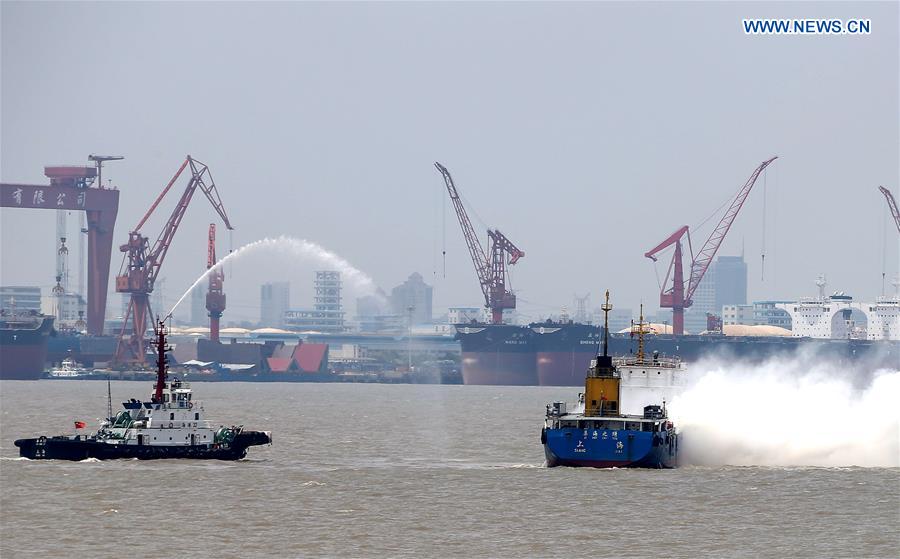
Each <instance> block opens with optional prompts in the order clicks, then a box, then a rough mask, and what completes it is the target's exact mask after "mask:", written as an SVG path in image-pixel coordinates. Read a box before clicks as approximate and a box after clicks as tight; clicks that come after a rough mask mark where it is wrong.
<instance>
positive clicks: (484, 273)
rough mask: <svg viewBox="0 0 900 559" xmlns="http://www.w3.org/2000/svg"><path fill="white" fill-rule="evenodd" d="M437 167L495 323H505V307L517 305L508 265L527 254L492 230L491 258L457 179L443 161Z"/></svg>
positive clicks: (490, 230) (489, 233)
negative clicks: (480, 237)
mask: <svg viewBox="0 0 900 559" xmlns="http://www.w3.org/2000/svg"><path fill="white" fill-rule="evenodd" d="M434 166H435V167H436V168H437V170H438V171H440V172H441V175H443V177H444V182H445V183H446V185H447V192H449V193H450V200H451V201H453V206H454V207H455V208H456V217H457V218H459V225H460V226H461V227H462V230H463V236H464V237H465V238H466V244H467V245H468V246H469V255H470V256H471V257H472V262H473V263H474V264H475V272H476V273H477V274H478V281H479V282H480V283H481V291H482V293H484V303H485V307H488V308H490V309H491V323H492V324H501V323H502V322H503V309H514V308H516V295H515V293H513V292H512V291H510V290H508V289H507V288H506V285H507V283H508V281H507V280H508V272H507V269H506V266H507V265H510V266H512V265H514V264H515V263H516V262H518V260H519V258H522V257H523V256H525V253H524V252H523V251H521V250H519V249H518V248H516V245H514V244H513V243H512V241H510V240H509V239H507V238H506V236H504V235H503V233H501V232H500V231H499V230H497V229H488V232H487V233H488V237H489V238H490V240H491V258H490V260H488V258H487V254H486V253H485V251H484V248H482V246H481V242H480V241H479V240H478V236H477V235H475V229H474V228H473V227H472V222H471V221H469V216H468V214H467V213H466V208H465V207H464V206H463V203H462V200H461V199H460V197H459V193H458V192H457V191H456V186H455V185H454V184H453V178H452V177H451V176H450V171H448V170H447V168H446V167H444V166H443V165H441V164H440V163H437V162H435V164H434Z"/></svg>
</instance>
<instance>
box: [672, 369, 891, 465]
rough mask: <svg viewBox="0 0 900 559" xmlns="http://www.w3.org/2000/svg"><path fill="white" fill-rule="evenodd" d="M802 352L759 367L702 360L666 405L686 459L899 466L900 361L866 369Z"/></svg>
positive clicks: (704, 462)
mask: <svg viewBox="0 0 900 559" xmlns="http://www.w3.org/2000/svg"><path fill="white" fill-rule="evenodd" d="M871 370H872V369H867V368H866V366H865V364H862V363H857V364H853V363H851V364H849V365H848V364H844V365H839V364H836V363H835V362H834V361H833V360H828V361H823V360H822V359H818V360H817V359H815V357H814V356H811V355H805V354H801V355H800V356H798V357H796V358H794V359H791V360H785V359H773V360H770V361H767V362H765V363H762V364H758V365H751V364H747V363H739V362H724V361H712V360H703V361H700V362H697V363H695V364H693V365H691V366H690V378H691V379H692V381H693V382H692V383H691V385H690V386H689V387H688V388H687V389H686V390H685V392H684V393H682V394H681V395H680V396H678V397H676V398H674V399H673V401H672V402H671V404H670V406H669V412H670V416H671V417H672V418H673V420H675V422H676V425H677V426H678V428H679V429H680V431H681V433H682V435H683V438H682V439H681V440H682V441H683V446H682V448H681V451H682V453H681V454H682V458H683V459H684V462H686V463H689V464H697V465H736V466H751V465H752V466H828V467H839V466H867V467H896V466H900V406H898V405H897V404H898V402H897V399H898V397H900V363H898V366H897V368H896V369H881V370H875V371H874V372H867V371H871Z"/></svg>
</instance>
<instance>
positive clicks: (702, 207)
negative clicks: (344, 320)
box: [0, 1, 900, 320]
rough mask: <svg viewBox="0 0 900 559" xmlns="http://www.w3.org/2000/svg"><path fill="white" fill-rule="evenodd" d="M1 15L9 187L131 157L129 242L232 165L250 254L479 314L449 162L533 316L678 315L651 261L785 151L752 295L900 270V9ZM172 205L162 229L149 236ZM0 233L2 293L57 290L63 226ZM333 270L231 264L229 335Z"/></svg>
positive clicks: (72, 6)
mask: <svg viewBox="0 0 900 559" xmlns="http://www.w3.org/2000/svg"><path fill="white" fill-rule="evenodd" d="M0 14H2V89H0V93H2V104H0V110H2V115H0V116H2V131H0V132H2V134H0V141H2V160H0V163H2V175H0V176H2V180H3V181H7V182H9V181H21V182H43V181H44V180H45V179H44V178H43V166H44V165H47V164H53V163H81V162H83V163H85V164H86V163H87V161H86V157H87V155H88V154H89V153H104V154H121V155H124V156H125V157H126V160H125V161H122V162H117V163H113V164H110V165H109V166H108V170H107V172H106V174H105V176H107V177H109V178H111V179H113V183H114V184H116V185H118V186H119V188H120V189H121V191H122V197H121V207H120V211H119V221H118V223H117V226H116V237H117V240H119V241H122V242H124V240H125V239H126V238H127V233H128V231H129V229H130V228H132V227H133V226H134V225H136V223H137V221H138V220H139V219H140V217H141V216H142V215H143V213H144V211H146V209H147V208H148V207H149V205H150V203H151V202H152V200H153V199H154V197H155V196H156V195H157V194H158V192H159V191H160V190H161V189H162V187H163V186H164V185H165V183H166V182H167V181H168V180H169V178H170V177H171V175H172V174H173V173H174V171H175V170H176V168H177V167H178V165H179V164H180V162H181V161H182V160H183V158H184V156H185V154H188V153H190V154H191V155H193V156H194V157H196V158H198V159H199V160H201V161H203V162H205V163H207V164H208V165H209V166H210V169H211V170H212V172H213V175H214V177H215V179H216V183H217V185H218V187H219V190H220V193H221V196H222V199H223V201H224V203H225V206H226V208H227V210H228V212H229V215H230V217H231V219H232V222H233V223H234V224H235V225H236V227H237V230H236V231H235V233H234V247H235V248H236V247H237V246H240V245H242V244H244V243H246V242H249V241H253V240H256V239H259V238H261V237H264V236H272V235H280V234H286V235H292V236H296V237H299V238H306V239H309V240H312V241H315V242H318V243H320V244H322V245H323V246H325V247H327V248H328V249H330V250H333V251H335V252H337V253H339V254H340V255H342V256H343V257H345V258H346V259H348V260H349V261H350V262H352V263H353V264H355V265H356V266H357V267H359V268H360V269H362V270H363V271H365V272H366V273H368V274H370V275H371V276H372V277H373V278H374V280H375V282H376V283H377V284H379V285H381V286H383V287H384V288H385V289H388V290H389V289H390V288H391V287H392V286H394V285H396V284H398V283H400V282H401V281H403V280H404V279H405V278H406V277H407V276H408V275H409V274H410V273H411V272H413V271H418V272H420V273H421V274H422V275H423V276H424V277H425V279H426V281H428V282H430V283H432V284H434V285H435V306H436V312H437V313H438V314H439V312H440V311H439V308H440V307H446V306H448V305H460V304H472V305H477V304H480V302H481V294H480V290H479V287H478V284H477V281H476V279H475V274H474V270H473V269H472V265H471V263H470V262H469V260H468V253H467V251H466V247H465V244H464V242H463V239H462V235H461V232H460V230H459V227H458V224H457V223H456V220H455V216H454V215H453V214H452V213H451V212H452V208H451V207H450V205H449V204H445V203H444V199H445V198H446V191H445V190H444V185H443V182H442V180H441V177H440V175H439V174H438V173H437V171H436V170H435V169H434V168H433V166H432V162H433V161H436V160H437V161H440V162H442V163H443V164H445V165H446V166H447V167H448V168H449V169H450V171H451V172H452V173H453V176H454V179H455V180H456V183H457V186H458V188H459V190H460V191H461V193H462V195H463V196H464V197H465V198H466V199H467V200H468V202H470V203H471V205H472V206H471V209H470V215H471V216H472V217H473V221H474V222H475V226H476V229H477V230H478V231H479V233H480V234H481V235H482V242H486V240H485V235H484V231H483V230H484V227H483V226H482V225H481V224H480V223H479V222H478V221H477V219H476V218H475V213H476V212H477V214H478V215H479V216H481V218H483V219H484V220H485V221H486V223H487V224H488V225H490V226H493V227H497V228H499V229H501V230H502V231H503V232H504V233H505V234H506V235H507V236H508V237H509V238H510V239H512V240H513V241H514V242H515V243H516V244H517V245H518V246H519V247H520V248H522V249H523V250H524V251H525V252H526V257H525V258H523V259H522V260H521V261H520V262H519V264H518V265H517V266H516V268H515V270H514V276H513V279H514V281H513V287H514V288H516V289H517V290H518V291H519V294H520V309H521V311H522V312H523V313H524V314H525V315H526V316H529V317H534V318H536V317H538V316H541V315H546V314H548V313H551V312H553V313H555V312H558V309H559V308H560V307H561V306H563V305H567V306H569V307H570V308H571V306H572V295H573V293H575V292H579V293H584V292H587V291H590V292H591V293H593V294H594V303H596V302H597V301H598V298H599V294H600V293H601V292H602V291H603V290H604V289H606V288H609V289H611V290H612V291H613V295H614V299H615V302H616V303H617V304H618V305H619V306H623V307H634V308H636V307H637V305H638V303H639V302H640V301H642V300H643V301H644V302H645V303H646V304H648V305H649V306H651V307H654V308H655V307H656V305H657V303H658V286H657V279H656V275H655V273H654V266H653V264H652V263H651V262H650V261H649V260H647V259H645V258H644V257H643V253H644V252H645V251H646V250H648V249H649V248H651V247H652V246H654V245H655V244H657V243H658V242H659V241H661V240H662V239H663V238H665V237H666V236H667V235H669V234H670V233H671V232H672V231H674V230H675V229H676V228H677V227H678V226H680V225H684V224H687V225H691V226H694V225H697V224H699V223H700V222H702V221H703V220H704V219H705V218H707V217H708V216H709V215H710V214H711V213H712V212H713V211H714V210H715V209H716V208H718V207H719V206H720V204H722V202H724V201H725V200H727V199H729V198H730V197H732V196H733V195H734V194H735V193H736V191H737V189H738V188H739V187H740V186H741V185H742V184H743V183H744V181H745V180H746V179H747V177H748V176H749V175H750V173H751V172H752V170H753V169H754V168H755V167H756V166H757V165H758V164H759V163H760V162H761V161H762V160H764V159H766V158H768V157H769V156H771V155H775V154H777V155H779V157H780V159H779V160H778V162H777V163H776V164H775V165H774V166H773V167H772V168H771V169H770V171H769V172H768V175H767V177H766V189H765V191H766V192H765V194H766V196H765V198H766V206H767V213H766V215H765V219H766V220H767V228H766V241H765V244H766V247H767V253H768V256H767V258H766V262H767V265H766V268H767V269H766V277H765V281H761V278H760V270H759V261H760V253H761V247H762V238H763V233H762V231H763V227H762V226H763V220H764V214H763V211H762V209H763V188H761V187H762V186H763V184H762V183H761V182H760V183H758V184H757V187H756V188H755V190H754V192H753V193H752V194H751V196H750V199H749V200H748V202H747V205H746V206H745V208H744V210H743V212H742V214H741V215H740V216H738V218H737V221H736V222H735V225H734V227H733V229H732V231H731V233H730V235H729V237H728V238H727V239H726V241H725V244H724V245H723V247H722V250H721V251H720V254H739V253H740V252H741V250H742V247H743V250H744V253H745V256H746V259H747V261H748V263H749V266H750V283H749V292H750V293H749V295H750V298H751V299H761V298H793V297H799V296H803V295H812V294H813V293H814V292H815V286H814V284H813V281H814V279H815V276H816V275H817V274H819V273H825V274H827V276H828V280H829V289H842V290H844V291H846V292H848V293H852V294H854V295H855V296H856V297H858V298H865V299H872V298H874V297H875V296H877V295H878V294H879V293H880V290H881V271H882V268H883V254H886V255H887V270H888V275H889V276H891V275H895V274H897V271H898V253H900V250H898V239H897V237H898V236H897V235H896V232H894V231H893V230H892V227H893V225H892V224H891V223H887V219H888V216H887V211H886V205H885V204H884V200H883V199H882V197H881V195H880V194H879V192H878V191H877V188H876V187H877V186H878V185H880V184H883V185H886V186H888V187H889V188H891V189H892V190H893V191H894V192H895V195H896V193H897V192H898V184H900V180H898V178H900V170H898V168H900V161H898V158H900V155H898V154H900V110H898V98H900V89H898V75H900V61H898V53H900V40H898V28H900V21H898V17H900V15H898V3H897V2H885V3H855V4H839V3H826V4H815V3H808V2H803V3H793V4H777V3H768V4H735V3H694V2H691V3H653V4H618V3H579V4H561V3H546V4H545V3H527V4H525V3H522V4H512V3H495V4H478V3H464V4H463V3H452V4H438V3H390V4H377V3H365V4H351V3H341V4H314V3H276V4H263V3H257V2H253V3H238V2H232V3H199V4H183V3H133V2H129V3H113V2H101V3H43V2H42V3H35V2H31V3H18V2H6V1H4V2H3V3H2V7H0ZM747 17H786V18H794V17H798V18H816V17H827V18H832V17H838V18H870V19H871V20H872V33H871V34H870V35H858V36H854V35H843V36H748V35H745V34H744V32H743V30H742V27H741V19H742V18H747ZM181 188H183V183H181V184H180V187H179V190H180V189H181ZM173 194H174V193H173ZM175 198H176V196H173V197H172V200H171V201H170V203H169V204H168V205H167V206H165V207H163V208H161V209H162V210H164V211H162V212H160V216H159V217H158V218H157V219H156V220H155V221H152V222H151V223H150V225H149V227H146V228H145V234H147V235H148V236H149V237H151V239H155V237H156V235H157V234H158V232H159V228H160V227H161V224H162V222H163V219H164V218H165V217H166V216H167V215H168V212H169V211H171V208H172V204H173V203H174V200H175ZM442 210H443V211H445V212H446V227H444V225H443V223H442V222H443V219H442V217H441V212H442ZM213 216H214V213H213V211H212V210H211V208H210V206H209V204H208V202H207V201H206V200H205V199H204V198H202V197H199V198H195V199H194V201H193V203H192V207H191V208H190V209H189V210H188V214H187V216H186V218H185V221H184V223H183V225H182V227H181V229H180V230H179V232H178V234H177V236H176V238H175V241H174V244H173V247H172V249H171V251H170V252H169V255H168V258H167V262H166V264H165V266H164V269H163V271H162V273H161V276H163V277H165V278H167V281H166V286H165V290H166V297H167V298H168V299H174V298H175V297H177V295H178V294H180V292H181V291H182V290H183V289H184V288H186V287H187V286H188V285H189V284H190V283H191V281H192V280H193V279H194V278H195V277H196V276H197V275H199V274H200V273H201V272H202V271H203V270H204V268H205V250H206V247H205V244H206V241H205V237H206V228H207V227H208V224H209V223H210V221H211V220H212V218H213ZM0 218H2V227H0V233H2V269H0V282H2V283H4V284H38V285H43V286H47V287H49V286H50V285H51V284H52V282H53V275H54V265H55V264H54V253H55V245H54V236H55V233H54V231H55V215H54V214H53V213H52V212H41V211H21V210H20V211H11V210H3V211H2V212H0ZM717 219H718V216H716V217H715V218H714V219H713V220H712V222H711V223H714V222H715V221H716V220H717ZM71 222H72V223H74V222H75V218H72V219H71ZM711 223H708V224H707V226H706V228H704V229H701V230H699V231H697V232H696V233H694V236H693V239H694V243H695V246H699V244H701V243H702V242H703V241H704V240H705V238H706V234H708V232H709V226H710V224H711ZM886 223H887V230H886V232H885V224H886ZM444 230H445V231H446V233H445V234H446V247H447V263H446V269H447V274H446V279H445V278H444V277H443V273H442V270H441V263H440V257H439V252H440V250H441V245H442V244H443V241H442V238H443V236H444V233H443V231H444ZM225 239H226V240H227V237H225ZM885 239H887V240H886V241H885ZM885 242H886V244H885ZM225 248H227V244H225V245H224V246H223V245H220V252H221V251H222V250H223V249H225ZM119 263H120V256H119V255H118V254H115V255H114V256H113V268H114V270H113V273H115V271H117V270H118V266H119ZM657 266H658V267H659V274H660V276H663V275H664V274H665V263H664V262H661V263H660V264H658V265H657ZM318 267H319V266H317V265H316V264H314V263H291V262H286V261H285V259H284V258H283V257H272V258H263V257H258V258H251V259H249V260H248V261H247V263H246V264H242V263H239V264H238V265H235V266H234V268H233V269H232V271H231V274H232V275H231V277H229V278H228V279H227V280H226V284H225V288H226V292H227V294H228V300H229V306H230V309H229V310H228V311H226V320H235V319H239V318H244V317H246V318H254V319H255V318H256V316H257V311H256V305H257V304H258V298H259V284H260V282H261V281H263V280H267V279H269V280H283V279H289V280H291V281H292V283H293V285H294V291H293V293H292V297H293V301H292V303H293V306H295V307H300V306H304V305H307V304H309V303H311V286H310V284H311V282H312V271H313V270H314V269H316V268H318ZM73 269H74V261H73ZM73 271H74V270H73ZM111 285H112V284H111ZM111 304H113V305H117V304H118V302H117V300H116V299H115V298H112V299H111ZM350 310H351V311H352V310H353V309H352V308H351V309H350Z"/></svg>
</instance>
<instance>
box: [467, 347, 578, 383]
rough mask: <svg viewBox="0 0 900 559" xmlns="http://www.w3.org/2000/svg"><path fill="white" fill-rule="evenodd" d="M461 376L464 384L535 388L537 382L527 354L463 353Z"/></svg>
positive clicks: (500, 352)
mask: <svg viewBox="0 0 900 559" xmlns="http://www.w3.org/2000/svg"><path fill="white" fill-rule="evenodd" d="M462 375H463V383H464V384H481V385H513V386H535V385H536V384H537V382H538V379H537V371H536V370H535V367H534V354H533V353H528V352H503V351H492V352H486V351H473V352H463V354H462ZM582 380H584V373H582Z"/></svg>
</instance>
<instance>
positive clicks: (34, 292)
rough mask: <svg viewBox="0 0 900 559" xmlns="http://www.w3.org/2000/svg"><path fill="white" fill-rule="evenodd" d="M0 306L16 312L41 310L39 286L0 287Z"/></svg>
mask: <svg viewBox="0 0 900 559" xmlns="http://www.w3.org/2000/svg"><path fill="white" fill-rule="evenodd" d="M0 307H2V308H3V309H6V310H10V309H12V308H13V307H15V309H16V312H23V311H25V312H27V311H34V312H41V288H40V287H30V286H21V285H9V286H3V287H0Z"/></svg>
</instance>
